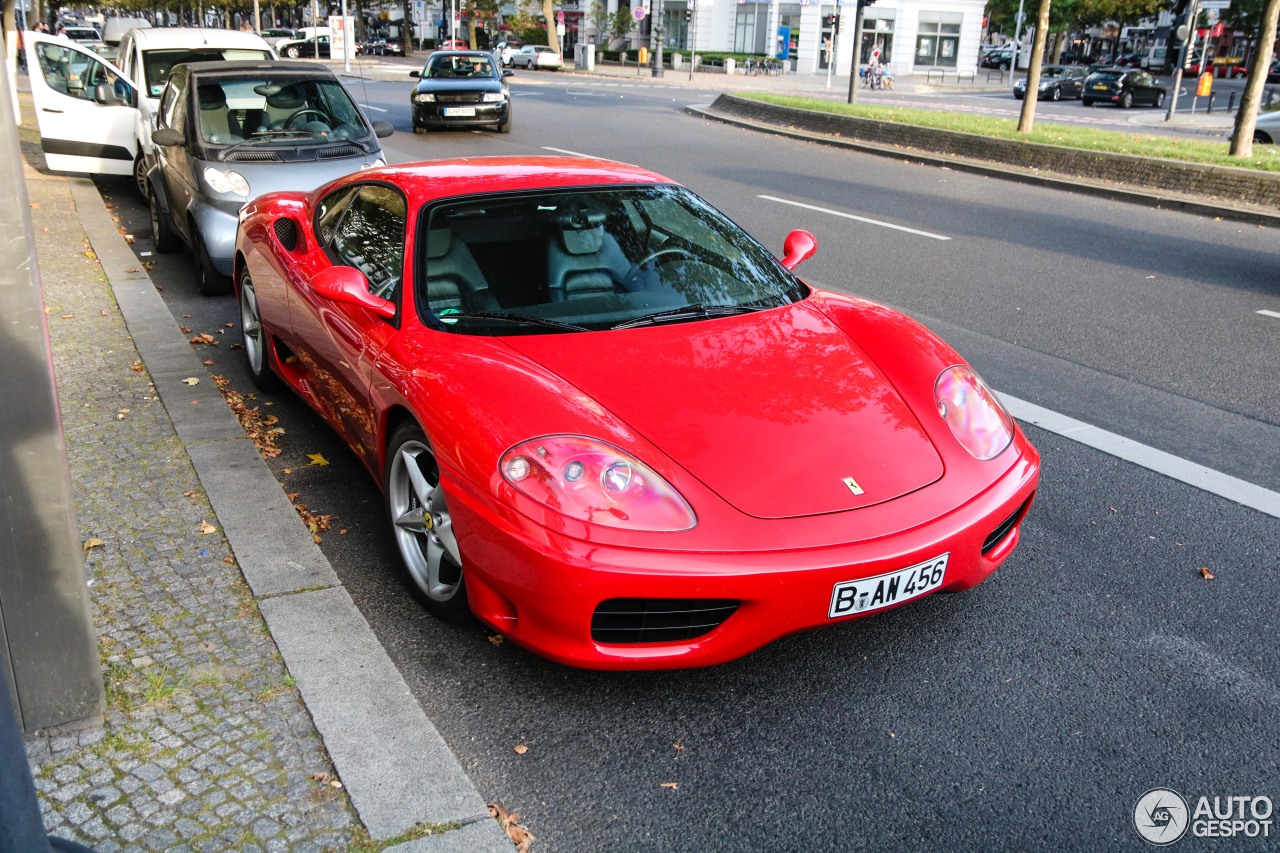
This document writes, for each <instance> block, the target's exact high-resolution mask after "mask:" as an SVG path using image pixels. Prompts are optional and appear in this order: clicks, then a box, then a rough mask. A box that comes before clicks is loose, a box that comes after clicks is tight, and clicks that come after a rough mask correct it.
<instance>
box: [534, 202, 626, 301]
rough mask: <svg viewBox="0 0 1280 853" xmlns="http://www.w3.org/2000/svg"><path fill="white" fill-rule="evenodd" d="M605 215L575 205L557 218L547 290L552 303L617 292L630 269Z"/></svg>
mask: <svg viewBox="0 0 1280 853" xmlns="http://www.w3.org/2000/svg"><path fill="white" fill-rule="evenodd" d="M604 220H605V212H604V211H603V210H598V209H588V208H587V207H586V206H585V205H582V204H574V205H571V206H569V207H568V208H567V209H565V210H563V211H560V212H559V214H558V215H557V222H556V224H557V226H558V231H557V233H556V234H555V238H554V239H553V240H552V241H551V244H550V245H549V246H547V291H548V295H549V296H550V297H551V301H552V302H564V301H565V300H568V299H579V298H581V297H584V296H596V295H598V294H602V293H616V292H617V291H618V289H619V288H618V285H619V282H620V281H621V279H622V278H623V277H624V276H625V275H626V274H627V270H629V269H630V268H631V264H630V263H629V262H628V261H627V257H626V255H625V254H624V253H623V251H622V247H621V246H619V245H618V241H617V240H616V239H615V238H614V236H613V235H612V234H610V233H609V232H608V231H606V230H605V227H604Z"/></svg>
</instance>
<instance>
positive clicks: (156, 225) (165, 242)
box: [147, 187, 182, 255]
mask: <svg viewBox="0 0 1280 853" xmlns="http://www.w3.org/2000/svg"><path fill="white" fill-rule="evenodd" d="M147 207H148V208H149V209H150V213H151V239H152V241H153V242H154V243H155V244H156V251H157V252H158V253H160V254H162V255H167V254H170V253H171V252H176V251H178V249H179V248H181V246H182V242H181V241H180V240H179V239H178V235H177V234H175V233H174V231H173V226H172V225H170V224H169V220H168V219H166V218H165V215H164V211H163V210H161V209H160V199H159V198H157V197H156V193H155V190H153V189H151V188H150V187H148V188H147Z"/></svg>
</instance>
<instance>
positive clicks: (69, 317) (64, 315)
mask: <svg viewBox="0 0 1280 853" xmlns="http://www.w3.org/2000/svg"><path fill="white" fill-rule="evenodd" d="M75 318H76V315H75V314H63V315H62V319H63V320H74V319H75Z"/></svg>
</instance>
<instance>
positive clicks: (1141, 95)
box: [1080, 68, 1168, 109]
mask: <svg viewBox="0 0 1280 853" xmlns="http://www.w3.org/2000/svg"><path fill="white" fill-rule="evenodd" d="M1167 96H1168V92H1167V91H1166V90H1165V88H1164V86H1161V85H1160V81H1159V80H1157V79H1156V78H1155V77H1153V76H1152V75H1151V73H1150V72H1149V71H1143V70H1142V69H1141V68H1102V69H1099V70H1098V71H1095V72H1094V73H1092V74H1090V75H1089V76H1088V77H1086V78H1085V81H1084V93H1083V94H1082V95H1081V96H1080V99H1081V100H1082V101H1083V102H1084V105H1085V106H1086V107H1091V106H1093V105H1094V104H1115V105H1116V106H1118V107H1124V108H1125V109H1129V108H1130V107H1133V106H1137V105H1138V104H1148V105H1150V106H1153V107H1163V106H1164V99H1165V98H1166V97H1167Z"/></svg>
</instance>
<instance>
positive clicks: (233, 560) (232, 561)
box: [222, 557, 236, 566]
mask: <svg viewBox="0 0 1280 853" xmlns="http://www.w3.org/2000/svg"><path fill="white" fill-rule="evenodd" d="M222 562H224V563H226V564H227V565H228V566H234V565H235V564H236V558H235V557H223V558H222Z"/></svg>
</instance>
